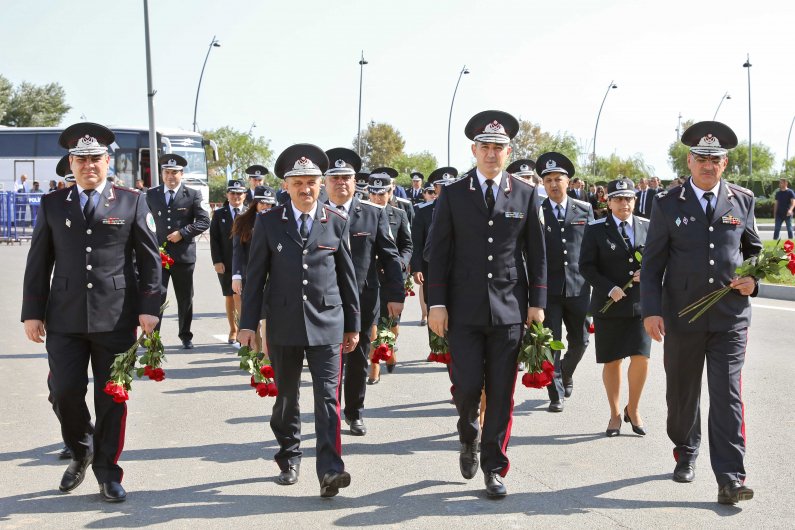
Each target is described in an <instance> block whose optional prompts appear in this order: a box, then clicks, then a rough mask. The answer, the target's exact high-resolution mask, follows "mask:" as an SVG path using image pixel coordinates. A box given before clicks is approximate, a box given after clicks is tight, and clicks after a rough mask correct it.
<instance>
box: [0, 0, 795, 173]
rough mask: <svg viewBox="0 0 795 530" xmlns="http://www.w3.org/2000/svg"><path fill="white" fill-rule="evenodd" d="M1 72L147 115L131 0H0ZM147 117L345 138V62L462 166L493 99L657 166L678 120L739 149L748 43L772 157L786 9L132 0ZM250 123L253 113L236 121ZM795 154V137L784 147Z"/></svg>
mask: <svg viewBox="0 0 795 530" xmlns="http://www.w3.org/2000/svg"><path fill="white" fill-rule="evenodd" d="M3 4H4V10H3V30H2V31H0V47H1V48H2V50H3V53H2V54H0V75H3V76H5V77H6V78H8V79H9V80H10V81H11V82H12V83H14V84H17V83H20V82H22V81H29V82H33V83H36V84H43V83H49V82H53V81H55V82H58V83H60V84H61V85H62V86H63V87H64V89H65V91H66V97H67V102H68V104H69V105H71V106H72V110H71V111H70V112H69V113H68V114H67V115H66V116H65V118H64V121H63V122H62V125H68V124H70V123H73V122H76V121H81V116H85V119H87V120H90V121H95V122H99V123H103V124H106V125H127V126H141V127H147V126H148V115H147V88H146V61H145V45H144V16H143V0H138V1H134V0H117V1H114V2H105V3H102V4H97V3H91V2H88V3H80V2H77V3H75V2H68V1H64V0H61V1H58V0H36V1H30V0H5V1H4V2H3ZM149 14H150V32H151V53H152V69H153V70H152V72H153V85H154V88H155V90H156V96H155V98H154V99H155V114H156V118H155V120H156V125H157V126H158V127H164V128H165V127H169V128H171V127H180V128H184V129H191V128H192V123H193V110H194V102H195V97H196V87H197V84H198V81H199V74H200V72H201V68H202V63H203V62H204V59H205V56H206V54H207V50H208V46H209V44H210V42H211V40H212V38H213V36H216V37H217V39H218V41H219V42H220V44H221V46H220V47H219V48H213V49H212V51H211V53H210V56H209V60H208V62H207V66H206V70H205V73H204V78H203V81H202V86H201V93H200V96H199V101H198V116H197V122H198V125H199V128H200V129H214V128H217V127H222V126H227V125H228V126H232V127H234V128H236V129H238V130H242V131H248V130H249V129H251V130H252V132H253V134H255V135H257V136H262V137H264V138H266V139H268V140H270V144H271V148H272V149H273V150H274V152H275V154H276V155H278V153H279V152H281V151H282V150H283V149H285V148H286V147H288V146H290V145H292V144H294V143H299V142H309V143H314V144H317V145H319V146H321V147H323V148H324V149H329V148H332V147H338V146H344V147H350V146H351V144H352V141H353V139H354V138H355V136H356V130H357V119H358V103H359V75H360V67H359V64H358V62H359V58H360V54H361V53H362V51H364V57H365V59H366V60H367V61H368V64H367V65H366V66H364V70H363V83H362V125H363V126H364V125H365V124H366V123H367V122H368V121H370V120H375V121H377V122H386V123H389V124H391V125H393V126H394V127H395V128H397V129H398V130H399V131H400V133H401V134H402V136H403V138H404V139H405V141H406V147H405V151H406V152H408V153H411V152H419V151H429V152H431V153H432V154H434V155H435V156H436V158H437V160H438V162H439V165H446V163H447V133H448V118H449V113H450V104H451V99H452V96H453V90H454V88H455V85H456V81H457V79H458V77H459V72H460V71H461V69H462V67H463V66H464V65H466V66H467V68H469V70H470V72H471V73H470V74H469V75H465V76H463V78H462V79H461V83H460V86H459V88H458V92H457V95H456V99H455V105H454V108H453V114H452V122H451V135H450V136H451V138H450V139H451V144H450V150H451V160H450V163H451V164H452V165H453V166H456V167H458V168H459V169H461V170H465V169H468V168H469V167H470V164H471V162H472V156H471V153H470V149H469V146H470V144H471V142H470V141H469V140H467V138H466V137H465V136H464V126H465V125H466V122H467V120H468V119H469V118H470V117H471V116H473V115H474V114H476V113H477V112H479V111H481V110H486V109H500V110H504V111H506V112H509V113H511V114H513V115H514V116H516V117H519V118H522V119H525V120H530V121H532V122H535V123H538V124H540V125H541V127H542V129H543V130H546V131H549V132H553V133H555V132H565V133H568V134H571V135H572V136H574V137H575V138H576V139H577V140H578V142H579V143H580V145H581V146H582V147H583V149H585V150H586V151H587V152H590V151H591V150H592V147H593V139H594V127H595V123H596V118H597V113H598V111H599V106H600V104H601V102H602V98H603V97H604V96H605V92H606V90H607V88H608V86H609V85H610V82H611V81H614V82H615V84H616V85H617V87H618V88H616V89H614V90H610V92H609V94H608V96H607V99H606V100H605V104H604V109H603V110H602V114H601V118H600V120H599V128H598V132H597V136H596V151H597V155H599V156H606V155H609V154H611V153H615V154H617V155H619V156H622V157H627V156H631V155H635V154H641V155H642V156H643V157H644V159H645V160H646V162H647V163H648V164H649V165H650V166H652V167H653V168H654V172H655V173H656V174H657V175H658V176H660V177H663V178H670V177H672V176H673V170H672V169H671V167H670V165H669V163H668V160H667V150H668V147H669V145H670V143H671V142H673V141H674V140H676V129H677V125H678V121H679V120H678V117H679V115H680V114H681V116H682V120H683V121H684V120H687V119H693V120H696V121H701V120H711V119H712V116H713V114H714V112H715V110H716V108H717V107H718V104H719V103H720V102H721V99H722V97H723V95H724V94H725V93H728V94H729V95H730V96H731V99H727V100H724V101H723V104H722V106H721V108H720V111H719V113H718V117H717V119H718V121H722V122H724V123H726V124H728V125H729V126H730V127H732V128H733V129H734V131H735V132H736V133H737V136H738V138H739V139H740V141H742V142H747V141H748V133H749V95H748V92H749V91H748V77H747V76H748V69H746V68H743V66H742V65H743V63H744V62H745V61H746V54H750V59H751V64H752V67H751V69H750V76H751V112H752V115H751V119H752V121H751V124H752V134H753V141H754V143H756V142H762V143H764V144H766V145H767V146H769V147H770V148H771V149H772V150H773V152H774V153H775V154H776V158H777V164H778V165H777V167H780V164H781V163H782V161H783V159H784V156H785V152H786V149H787V136H788V132H789V130H790V126H791V123H792V122H793V116H795V68H793V62H795V61H793V51H795V45H793V39H792V35H793V28H795V6H793V4H792V2H791V1H773V0H759V1H756V2H748V1H747V0H746V1H735V0H725V1H720V2H718V1H701V2H699V1H695V0H690V1H680V0H667V1H663V2H654V3H652V2H648V1H641V0H634V1H629V0H601V1H585V0H568V1H567V0H555V1H545V2H539V1H535V0H521V1H518V0H517V1H501V0H492V1H488V2H476V1H474V0H400V1H394V0H393V1H382V0H369V1H365V0H348V1H340V0H336V1H334V0H332V1H329V0H325V1H321V0H295V1H292V2H273V1H271V0H260V1H248V0H224V1H223V2H217V1H214V2H213V1H209V0H190V1H187V0H185V1H180V0H150V2H149ZM252 125H255V126H254V127H253V128H252ZM791 149H792V152H793V153H795V143H793V144H792V147H791Z"/></svg>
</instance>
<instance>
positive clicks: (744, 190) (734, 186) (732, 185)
mask: <svg viewBox="0 0 795 530" xmlns="http://www.w3.org/2000/svg"><path fill="white" fill-rule="evenodd" d="M726 183H727V184H728V185H729V187H730V188H731V189H732V191H739V192H740V193H745V194H746V195H750V196H751V197H753V196H754V192H752V191H751V190H749V189H748V188H743V187H742V186H739V185H737V184H735V183H733V182H728V181H727V182H726Z"/></svg>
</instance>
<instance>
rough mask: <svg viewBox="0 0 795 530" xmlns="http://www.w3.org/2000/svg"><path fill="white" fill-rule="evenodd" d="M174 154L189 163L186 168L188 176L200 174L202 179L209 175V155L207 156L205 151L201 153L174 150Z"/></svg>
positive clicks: (197, 151)
mask: <svg viewBox="0 0 795 530" xmlns="http://www.w3.org/2000/svg"><path fill="white" fill-rule="evenodd" d="M174 154H176V155H179V156H181V157H183V158H184V159H185V160H187V161H188V167H187V168H185V173H186V174H188V173H190V174H194V173H199V174H201V176H202V178H203V177H204V176H205V175H207V155H205V153H204V149H202V150H201V151H199V150H192V149H191V150H181V149H174ZM194 176H195V175H194Z"/></svg>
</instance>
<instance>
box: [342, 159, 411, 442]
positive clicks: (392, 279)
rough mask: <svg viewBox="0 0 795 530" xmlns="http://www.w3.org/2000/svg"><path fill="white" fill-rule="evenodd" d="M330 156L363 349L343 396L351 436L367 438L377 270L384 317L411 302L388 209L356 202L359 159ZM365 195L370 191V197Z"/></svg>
mask: <svg viewBox="0 0 795 530" xmlns="http://www.w3.org/2000/svg"><path fill="white" fill-rule="evenodd" d="M326 155H328V159H329V169H328V171H327V172H326V191H327V192H328V197H329V200H328V205H329V206H331V207H333V208H335V209H337V210H339V211H341V212H342V213H344V214H345V215H347V216H348V233H349V236H350V245H351V255H352V256H353V266H354V269H355V270H356V283H357V287H358V291H359V305H360V309H361V334H360V335H359V344H358V345H357V346H356V349H355V350H354V351H352V352H351V353H350V355H347V356H346V357H345V382H344V384H343V385H341V388H340V392H341V393H342V394H344V396H345V410H344V414H345V422H346V423H347V424H348V425H349V426H350V432H351V434H353V435H355V436H364V435H365V434H367V427H366V426H365V424H364V418H363V412H364V398H365V393H366V388H367V385H366V380H367V365H368V364H369V360H370V328H371V327H372V326H373V324H375V323H377V322H378V318H379V306H380V302H379V288H380V287H381V282H380V281H379V280H378V268H379V267H381V268H383V270H384V275H385V278H386V282H385V284H384V285H383V287H384V289H383V291H384V293H385V294H386V297H387V300H386V301H387V310H388V312H389V314H388V315H381V316H384V317H386V316H390V317H396V316H398V315H400V313H402V312H403V301H404V300H405V297H406V292H405V290H404V288H403V285H404V283H403V271H404V266H403V263H402V262H401V260H400V255H399V254H398V248H397V245H396V243H395V240H394V238H393V237H392V235H391V234H390V233H389V219H388V217H387V213H386V211H385V210H384V208H383V207H381V206H377V205H375V204H373V203H371V202H369V201H366V200H360V199H359V198H357V197H354V178H356V179H358V178H359V177H358V174H361V173H360V169H361V163H362V162H361V159H360V158H359V155H357V154H356V153H355V152H353V151H351V150H350V149H346V148H344V147H337V148H334V149H329V150H328V151H326ZM372 175H376V176H379V177H388V175H386V174H384V173H375V172H374V173H373V174H372ZM366 190H367V188H366V187H365V193H366ZM376 258H378V265H376ZM340 401H342V400H340Z"/></svg>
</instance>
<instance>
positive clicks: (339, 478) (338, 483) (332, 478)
mask: <svg viewBox="0 0 795 530" xmlns="http://www.w3.org/2000/svg"><path fill="white" fill-rule="evenodd" d="M350 485H351V476H350V474H348V472H347V471H342V472H340V473H337V472H336V471H329V472H328V473H326V474H325V475H323V480H321V481H320V496H321V497H333V496H334V495H336V494H337V493H339V492H340V488H347V487H348V486H350Z"/></svg>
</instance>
